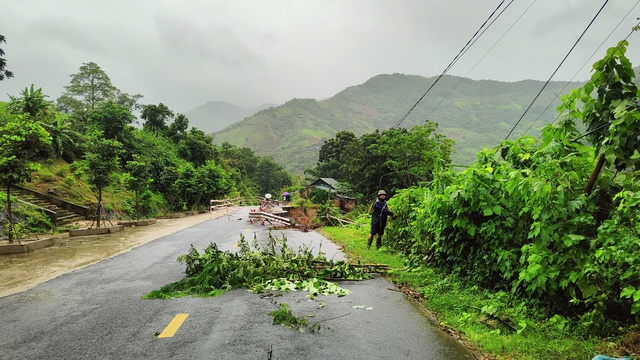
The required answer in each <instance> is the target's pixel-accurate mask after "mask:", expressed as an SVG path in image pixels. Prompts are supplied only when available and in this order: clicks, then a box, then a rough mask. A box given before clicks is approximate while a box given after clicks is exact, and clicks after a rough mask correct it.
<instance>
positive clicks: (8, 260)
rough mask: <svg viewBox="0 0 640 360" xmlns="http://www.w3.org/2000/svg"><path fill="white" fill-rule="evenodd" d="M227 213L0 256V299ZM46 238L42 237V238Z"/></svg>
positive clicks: (64, 240) (62, 237) (64, 236)
mask: <svg viewBox="0 0 640 360" xmlns="http://www.w3.org/2000/svg"><path fill="white" fill-rule="evenodd" d="M225 215H227V213H222V212H221V213H217V214H216V213H214V214H213V215H211V214H200V215H194V216H189V217H184V218H179V219H159V220H158V223H157V224H154V225H150V226H139V227H133V228H125V230H124V231H122V232H117V233H114V234H107V235H94V236H79V237H69V235H68V234H60V235H59V236H55V237H56V238H57V240H56V244H55V245H54V246H52V247H48V248H44V249H41V250H37V251H34V252H30V253H24V254H10V255H0V297H2V296H7V295H10V294H14V293H17V292H21V291H25V290H28V289H29V288H31V287H33V286H35V285H38V284H40V283H43V282H45V281H48V280H51V279H54V278H56V277H58V276H60V275H62V274H66V273H68V272H70V271H73V270H75V269H78V268H81V267H83V266H87V265H90V264H93V263H95V262H98V261H100V260H103V259H106V258H108V257H111V256H114V255H117V254H120V253H122V252H124V251H127V250H129V249H131V248H134V247H136V246H139V245H142V244H145V243H148V242H149V241H152V240H155V239H157V238H159V237H162V236H166V235H169V234H172V233H174V232H177V231H179V230H182V229H185V228H188V227H190V226H194V225H197V224H199V223H201V222H203V221H206V220H210V219H212V218H217V217H220V216H225ZM41 238H45V237H41Z"/></svg>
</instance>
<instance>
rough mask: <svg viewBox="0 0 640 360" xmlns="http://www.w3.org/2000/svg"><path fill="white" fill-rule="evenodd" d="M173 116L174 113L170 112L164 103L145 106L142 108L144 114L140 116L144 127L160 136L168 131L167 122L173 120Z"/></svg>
mask: <svg viewBox="0 0 640 360" xmlns="http://www.w3.org/2000/svg"><path fill="white" fill-rule="evenodd" d="M173 115H174V114H173V111H171V110H169V108H168V107H167V106H166V105H165V104H163V103H160V104H158V105H153V104H150V105H145V106H143V107H142V114H141V115H140V117H141V118H142V119H143V120H144V123H143V124H142V127H143V129H145V130H147V131H150V132H152V133H153V134H155V135H156V136H158V135H160V134H162V133H164V132H165V131H167V129H168V127H167V121H168V120H169V119H171V118H173Z"/></svg>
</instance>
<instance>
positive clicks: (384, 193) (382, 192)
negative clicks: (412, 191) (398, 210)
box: [378, 190, 387, 196]
mask: <svg viewBox="0 0 640 360" xmlns="http://www.w3.org/2000/svg"><path fill="white" fill-rule="evenodd" d="M380 195H387V193H386V192H385V191H384V190H380V191H378V196H380Z"/></svg>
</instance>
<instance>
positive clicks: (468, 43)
mask: <svg viewBox="0 0 640 360" xmlns="http://www.w3.org/2000/svg"><path fill="white" fill-rule="evenodd" d="M505 1H506V0H502V1H501V2H500V4H498V7H496V9H495V10H493V12H492V13H491V14H490V15H489V17H488V18H487V20H485V21H484V23H482V25H481V26H480V28H478V30H476V32H475V33H474V34H473V36H472V37H471V39H469V41H467V43H466V44H465V45H464V46H463V47H462V49H460V51H459V52H458V54H457V55H456V56H455V57H454V58H453V60H451V62H450V63H449V65H447V67H446V68H445V69H444V71H443V72H442V73H441V74H440V75H439V76H438V77H437V78H436V80H435V81H434V82H433V84H431V86H430V87H429V88H428V89H427V91H426V92H425V93H424V94H422V96H421V97H420V98H419V99H418V101H416V103H415V104H413V106H412V107H411V108H410V109H409V111H407V113H406V114H404V116H402V118H400V121H398V123H397V124H396V125H395V126H393V127H392V129H396V128H398V127H399V126H400V124H402V122H403V121H404V120H405V119H406V118H407V116H409V114H411V112H412V111H413V109H415V108H416V106H418V104H419V103H420V101H422V99H424V97H425V96H427V94H428V93H429V91H431V89H433V87H434V86H435V85H436V84H437V83H438V81H440V79H441V78H442V77H443V76H444V75H445V74H446V73H447V71H449V69H451V67H453V65H454V64H455V63H456V62H457V61H458V60H459V59H460V57H461V56H462V54H463V53H464V52H465V51H466V49H467V48H468V47H471V45H473V44H472V43H473V39H475V38H476V36H478V34H479V33H480V31H481V30H482V29H483V28H484V27H485V25H487V23H488V22H489V20H491V18H492V17H493V15H494V14H495V13H496V12H497V11H498V10H499V9H500V7H502V4H504V2H505Z"/></svg>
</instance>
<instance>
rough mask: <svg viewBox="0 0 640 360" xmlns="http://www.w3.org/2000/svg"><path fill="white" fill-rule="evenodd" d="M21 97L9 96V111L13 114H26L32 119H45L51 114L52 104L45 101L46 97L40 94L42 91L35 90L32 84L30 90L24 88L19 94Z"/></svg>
mask: <svg viewBox="0 0 640 360" xmlns="http://www.w3.org/2000/svg"><path fill="white" fill-rule="evenodd" d="M21 95H22V97H14V96H11V95H9V98H10V99H11V101H10V102H9V106H8V108H9V111H11V112H12V113H14V114H26V115H28V116H29V117H31V118H32V119H35V118H37V117H45V116H48V115H50V114H51V111H50V109H51V107H52V104H51V102H50V101H47V100H45V97H46V95H44V94H43V93H42V89H41V88H38V89H35V87H34V86H33V84H31V88H24V90H23V91H22V93H21Z"/></svg>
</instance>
